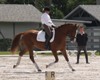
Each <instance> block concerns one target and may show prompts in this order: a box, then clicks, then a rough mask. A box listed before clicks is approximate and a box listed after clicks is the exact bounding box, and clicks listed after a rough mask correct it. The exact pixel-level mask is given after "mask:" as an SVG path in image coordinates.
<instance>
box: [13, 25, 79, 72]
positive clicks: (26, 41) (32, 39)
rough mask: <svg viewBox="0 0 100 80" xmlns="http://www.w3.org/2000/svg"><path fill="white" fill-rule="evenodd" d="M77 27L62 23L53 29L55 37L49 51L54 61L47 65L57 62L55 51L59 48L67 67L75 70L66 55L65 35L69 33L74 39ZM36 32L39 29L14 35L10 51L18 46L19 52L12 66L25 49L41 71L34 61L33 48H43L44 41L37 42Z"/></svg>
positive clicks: (36, 65)
mask: <svg viewBox="0 0 100 80" xmlns="http://www.w3.org/2000/svg"><path fill="white" fill-rule="evenodd" d="M77 29H78V26H77V25H76V24H64V25H61V26H59V27H58V28H56V29H55V39H54V41H53V42H52V43H50V46H51V51H52V53H53V55H54V58H55V61H54V62H52V63H50V64H49V65H47V67H49V66H51V65H53V64H54V63H57V62H58V60H59V59H58V56H57V51H58V50H60V51H61V52H62V54H63V56H64V57H65V60H66V61H67V62H68V65H69V67H70V68H71V69H72V71H75V70H74V69H73V68H72V66H71V64H70V62H69V59H68V55H67V53H66V36H67V35H69V37H70V38H71V40H74V38H75V35H76V30H77ZM38 32H39V31H37V30H29V31H26V32H23V33H19V34H18V35H16V36H15V38H14V40H13V43H12V46H11V52H12V53H14V52H15V51H16V50H17V49H18V48H19V49H20V52H19V58H18V61H17V63H16V65H14V66H13V68H15V67H17V66H18V65H19V63H20V60H21V57H22V56H23V55H24V54H25V53H26V52H27V51H29V55H30V59H31V61H32V62H33V63H34V65H35V67H36V68H37V70H38V71H41V69H40V68H39V66H38V64H37V63H36V62H35V59H34V56H33V54H34V53H33V49H34V48H35V47H37V48H39V49H42V50H45V42H39V41H37V40H36V37H37V33H38Z"/></svg>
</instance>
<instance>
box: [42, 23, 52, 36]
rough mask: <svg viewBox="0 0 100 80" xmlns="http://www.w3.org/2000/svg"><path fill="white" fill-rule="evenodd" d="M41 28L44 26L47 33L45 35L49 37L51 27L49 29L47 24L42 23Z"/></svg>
mask: <svg viewBox="0 0 100 80" xmlns="http://www.w3.org/2000/svg"><path fill="white" fill-rule="evenodd" d="M43 28H44V30H45V32H46V33H47V35H48V36H49V37H51V29H50V27H48V26H47V25H45V24H43Z"/></svg>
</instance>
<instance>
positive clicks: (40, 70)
mask: <svg viewBox="0 0 100 80" xmlns="http://www.w3.org/2000/svg"><path fill="white" fill-rule="evenodd" d="M34 65H35V67H36V68H37V70H38V71H41V69H40V68H39V66H38V65H37V63H34Z"/></svg>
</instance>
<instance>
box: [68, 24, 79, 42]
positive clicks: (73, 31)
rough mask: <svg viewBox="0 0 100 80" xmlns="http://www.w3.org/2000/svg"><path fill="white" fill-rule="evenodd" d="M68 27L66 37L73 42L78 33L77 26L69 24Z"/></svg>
mask: <svg viewBox="0 0 100 80" xmlns="http://www.w3.org/2000/svg"><path fill="white" fill-rule="evenodd" d="M69 27H70V29H69V31H68V35H69V37H70V40H71V41H74V40H75V38H76V34H77V32H78V28H79V26H78V25H77V24H70V25H69Z"/></svg>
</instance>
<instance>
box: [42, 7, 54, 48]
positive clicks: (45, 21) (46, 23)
mask: <svg viewBox="0 0 100 80" xmlns="http://www.w3.org/2000/svg"><path fill="white" fill-rule="evenodd" d="M49 13H50V8H48V7H45V8H44V10H43V14H42V16H41V23H42V25H43V28H44V30H45V32H46V34H47V36H48V37H46V42H45V49H50V44H49V43H50V38H51V30H52V28H55V25H54V24H53V22H52V20H51V18H50V16H49Z"/></svg>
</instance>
